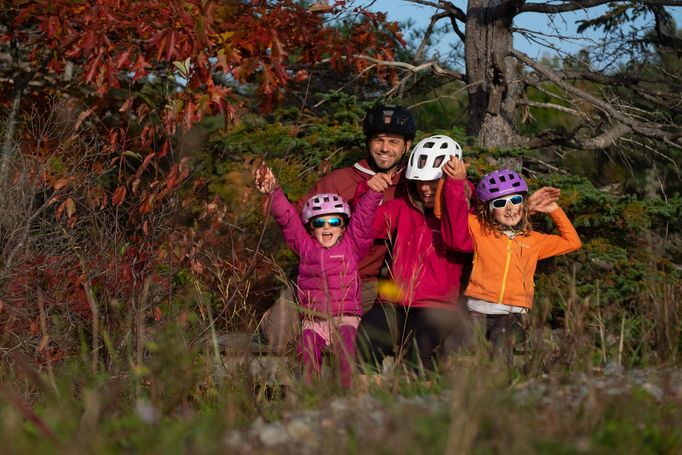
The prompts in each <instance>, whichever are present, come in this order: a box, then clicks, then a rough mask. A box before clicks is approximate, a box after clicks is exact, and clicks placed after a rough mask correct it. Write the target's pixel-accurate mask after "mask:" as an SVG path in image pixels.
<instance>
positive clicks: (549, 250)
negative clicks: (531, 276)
mask: <svg viewBox="0 0 682 455" xmlns="http://www.w3.org/2000/svg"><path fill="white" fill-rule="evenodd" d="M543 210H547V211H546V212H543V213H548V214H549V216H550V217H551V218H552V221H554V224H556V227H557V229H558V230H559V235H546V237H545V238H544V239H543V242H542V247H541V248H540V254H539V255H538V259H545V258H549V257H552V256H559V255H560V254H566V253H570V252H571V251H575V250H577V249H578V248H580V247H581V246H582V242H581V241H580V237H578V233H577V232H576V230H575V228H574V227H573V224H571V221H570V220H569V219H568V217H567V216H566V214H565V213H564V211H563V210H562V209H561V207H559V206H558V205H557V204H556V203H553V204H551V205H549V206H548V207H547V208H543Z"/></svg>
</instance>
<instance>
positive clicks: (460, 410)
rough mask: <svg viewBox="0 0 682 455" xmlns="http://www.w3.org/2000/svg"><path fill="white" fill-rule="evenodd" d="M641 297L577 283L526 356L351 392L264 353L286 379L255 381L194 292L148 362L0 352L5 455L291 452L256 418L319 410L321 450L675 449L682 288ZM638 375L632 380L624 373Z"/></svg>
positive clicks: (112, 354)
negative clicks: (611, 295)
mask: <svg viewBox="0 0 682 455" xmlns="http://www.w3.org/2000/svg"><path fill="white" fill-rule="evenodd" d="M648 290H649V292H648V293H647V294H645V295H642V296H641V299H640V301H639V302H638V303H639V304H638V305H637V306H634V307H633V306H631V305H628V306H622V307H621V306H618V305H614V304H613V303H612V302H604V301H603V300H602V299H601V297H600V295H599V294H598V293H595V294H592V295H584V296H581V295H578V293H577V292H576V290H575V288H574V287H570V286H569V287H568V288H567V289H566V290H565V295H563V299H562V301H561V302H560V304H559V306H560V309H561V311H560V315H561V316H560V317H557V313H556V311H554V312H553V311H550V310H552V307H550V305H549V303H548V302H546V301H542V300H540V301H539V302H538V305H537V306H536V308H535V309H534V310H533V312H532V313H531V314H532V321H531V324H530V327H529V329H528V340H527V344H526V346H525V349H522V350H519V352H518V354H517V355H516V356H515V358H514V361H513V362H511V363H509V362H507V361H506V360H505V359H502V358H500V357H499V356H495V355H492V354H491V350H490V348H489V346H487V345H486V344H485V343H484V342H481V343H479V344H477V345H475V346H474V347H472V348H471V349H467V350H464V351H461V352H458V353H453V354H451V355H450V356H449V357H448V358H447V359H442V361H441V363H440V368H439V370H438V371H437V372H434V373H431V374H426V375H424V376H420V375H418V374H415V373H414V370H413V369H409V368H403V365H401V364H400V363H398V364H397V365H396V366H395V367H394V368H392V369H391V370H390V371H386V372H385V373H384V374H377V375H375V376H371V375H370V376H367V375H360V374H358V376H357V377H356V378H355V384H354V387H353V389H351V390H350V391H343V390H341V389H339V388H338V387H337V386H336V385H335V384H334V383H333V381H328V380H327V379H328V377H325V378H324V379H323V380H322V381H321V382H320V383H318V384H316V385H315V386H314V387H305V386H303V385H301V384H299V383H298V378H299V377H300V375H299V373H298V370H297V368H298V367H297V363H296V359H295V358H294V357H293V355H291V354H290V355H289V356H288V357H284V358H276V357H258V358H257V360H259V361H260V362H261V364H263V362H279V368H278V369H276V370H275V371H278V372H279V373H276V374H262V373H259V374H254V371H255V368H254V365H257V364H258V362H256V361H255V360H256V359H254V358H253V357H252V354H251V353H250V352H249V350H248V349H246V347H244V346H245V345H244V346H242V347H241V348H239V347H238V346H237V345H234V344H232V345H230V344H228V346H220V343H219V342H218V341H219V340H218V338H220V337H219V336H212V335H210V333H211V330H210V327H211V326H212V324H213V318H212V317H210V316H209V315H210V314H211V313H210V312H208V310H207V309H206V308H207V307H208V306H210V305H211V302H210V301H208V300H203V304H202V305H199V306H197V305H195V304H193V303H191V302H193V301H194V300H195V299H196V298H197V294H193V295H194V297H192V296H191V295H190V294H188V295H185V296H184V297H183V298H182V299H179V300H178V301H177V302H175V303H176V305H177V308H176V312H175V313H173V314H172V315H169V317H167V318H165V319H164V320H163V321H162V322H159V323H157V324H155V325H150V326H149V327H148V330H147V332H146V337H145V339H144V342H143V349H142V357H141V361H140V362H138V359H137V357H136V354H135V353H136V352H137V343H138V340H137V339H135V338H133V337H122V336H118V335H117V336H116V338H117V339H121V340H127V341H125V342H124V344H119V345H117V347H116V348H114V347H113V346H108V345H107V343H106V342H105V343H104V344H105V348H106V349H105V350H104V351H102V352H101V353H100V357H99V359H98V365H97V368H94V369H93V368H92V355H91V349H90V348H89V343H88V338H87V336H85V335H82V339H83V342H82V348H81V349H80V350H79V351H78V352H76V353H75V354H74V355H72V356H70V357H67V358H64V359H62V360H60V361H58V362H54V363H51V364H47V363H44V362H43V363H40V362H36V361H35V357H34V353H33V352H32V351H31V350H30V349H29V350H21V349H15V350H8V349H6V346H3V351H2V353H1V356H0V440H2V441H3V447H2V452H3V453H55V452H58V453H119V452H135V453H139V452H141V453H147V452H149V453H224V452H225V451H234V450H236V449H235V448H234V447H233V445H232V443H233V442H231V439H230V434H232V432H234V431H237V432H241V433H240V434H242V435H243V436H242V438H243V439H244V441H246V442H245V443H248V444H247V445H245V446H244V447H243V450H244V453H247V452H248V451H252V450H254V451H261V450H262V451H268V450H274V451H276V452H277V451H282V452H288V451H291V450H293V449H292V447H295V443H293V442H292V443H291V444H292V446H286V445H285V446H282V447H279V448H278V447H274V448H273V447H266V446H264V445H263V443H262V441H260V439H259V438H258V436H257V435H255V433H253V432H252V431H251V432H250V431H249V429H250V428H252V425H253V424H254V422H259V421H260V422H266V423H267V422H275V421H288V419H289V420H290V419H292V416H296V415H298V414H305V413H307V412H312V411H313V410H319V409H322V410H325V411H324V412H328V413H329V415H325V416H321V417H320V419H324V418H328V419H334V418H338V419H340V421H339V422H337V423H335V424H334V425H332V426H331V427H330V428H332V429H324V428H326V427H324V428H323V429H322V430H320V431H321V433H320V434H317V435H312V436H309V437H310V438H318V439H321V440H322V441H323V442H321V443H320V444H321V445H319V446H318V448H319V451H318V452H325V453H600V452H606V451H617V452H623V453H648V452H650V453H679V452H680V450H682V398H681V395H682V387H681V386H680V385H679V384H678V383H676V381H680V380H681V379H682V368H680V364H679V355H680V348H681V346H682V321H681V320H680V318H681V314H682V312H681V310H682V309H681V308H680V304H679V303H678V301H677V298H678V296H679V295H680V288H679V286H675V285H672V284H670V283H651V284H650V286H649V287H648ZM183 302H184V303H183ZM201 308H203V310H202V309H201ZM213 317H215V315H214V316H213ZM240 317H241V316H240ZM46 327H47V330H53V331H56V330H59V326H55V325H50V324H47V326H46ZM102 329H103V331H104V333H107V330H108V328H107V327H106V326H103V327H102ZM59 335H60V334H58V333H54V334H52V333H50V336H54V337H55V338H57V339H58V338H59ZM246 344H248V343H246ZM107 346H108V347H107ZM216 349H218V351H216ZM216 353H218V354H219V355H218V356H217V355H216ZM105 359H106V361H105ZM621 367H622V369H621ZM629 367H636V368H637V370H635V371H636V372H637V374H638V375H639V376H637V375H635V376H632V377H635V379H637V380H632V379H631V378H630V379H628V373H627V368H629ZM261 371H263V370H262V369H261ZM271 372H272V371H271ZM640 373H641V374H640ZM633 374H634V373H633ZM339 397H342V398H343V399H344V400H348V403H350V404H348V406H347V407H348V408H349V410H346V411H343V412H346V414H343V418H341V417H339V416H337V417H334V413H335V412H341V411H334V410H333V406H330V403H333V402H334V401H335V400H338V399H339ZM410 397H413V398H418V399H419V400H417V401H410ZM366 400H374V401H373V402H375V403H377V404H376V406H377V409H380V410H381V412H382V414H381V415H383V416H384V417H383V418H382V419H379V420H377V421H375V422H374V423H372V424H371V425H374V427H372V428H368V427H367V426H368V425H370V424H369V423H367V422H368V420H367V418H368V417H367V416H368V415H373V414H372V412H367V411H362V409H361V408H360V407H358V408H357V409H359V410H358V411H357V414H353V409H355V405H354V404H353V403H361V402H363V401H366ZM420 400H421V401H420ZM430 403H431V404H430ZM433 403H436V406H432V404H433ZM363 413H364V414H363ZM340 432H341V433H343V434H344V435H345V436H343V437H341V436H340V434H341V433H340ZM316 440H317V439H316ZM325 441H326V444H328V445H329V446H330V447H331V448H330V447H327V445H325ZM332 441H333V444H332ZM300 443H301V442H299V444H300ZM323 449H328V450H323ZM313 453H315V451H313Z"/></svg>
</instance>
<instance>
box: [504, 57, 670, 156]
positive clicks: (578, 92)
mask: <svg viewBox="0 0 682 455" xmlns="http://www.w3.org/2000/svg"><path fill="white" fill-rule="evenodd" d="M512 55H514V57H516V58H517V59H518V60H519V61H521V62H523V63H525V64H526V65H528V66H529V67H531V68H533V69H534V70H535V71H537V72H538V73H540V74H541V75H542V76H543V77H545V78H547V79H548V80H549V81H551V82H553V83H554V84H556V85H557V86H559V87H560V88H562V89H563V90H565V91H566V92H568V93H570V94H571V95H573V96H575V97H577V98H579V99H582V100H583V101H586V102H588V103H590V104H591V105H592V106H594V107H596V108H597V109H599V110H600V111H602V112H603V113H604V114H606V115H607V116H609V117H610V118H612V119H613V120H615V121H616V122H618V123H621V124H622V125H623V127H618V128H615V127H614V128H612V129H611V130H610V131H609V132H607V133H605V134H604V135H603V137H602V138H601V139H600V140H596V139H595V141H596V142H598V143H604V142H605V141H607V140H612V139H617V137H616V135H617V133H621V136H622V135H624V134H627V133H628V131H627V129H629V130H632V131H633V132H636V133H638V134H641V135H643V136H646V137H651V138H656V139H661V140H662V139H670V140H677V139H678V138H680V137H682V130H680V128H678V127H677V126H674V125H661V124H657V123H644V122H640V121H638V120H636V119H634V118H633V117H632V116H630V115H628V114H626V113H624V112H622V111H621V110H619V109H617V108H616V107H614V106H613V105H612V104H610V103H608V102H607V101H604V100H601V99H599V98H597V97H596V96H594V95H592V94H590V93H588V92H586V91H584V90H582V89H580V88H578V87H575V86H573V85H571V84H568V83H566V82H565V81H563V80H562V78H561V76H560V75H559V74H557V73H556V72H554V71H553V70H551V69H550V68H547V67H546V66H544V65H541V64H539V63H537V62H536V61H534V60H532V59H531V58H530V57H528V56H527V55H525V54H523V53H522V52H518V51H512ZM625 127H627V128H625Z"/></svg>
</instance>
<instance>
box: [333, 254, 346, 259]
mask: <svg viewBox="0 0 682 455" xmlns="http://www.w3.org/2000/svg"><path fill="white" fill-rule="evenodd" d="M345 257H346V256H344V255H343V254H332V255H331V256H329V259H343V258H345Z"/></svg>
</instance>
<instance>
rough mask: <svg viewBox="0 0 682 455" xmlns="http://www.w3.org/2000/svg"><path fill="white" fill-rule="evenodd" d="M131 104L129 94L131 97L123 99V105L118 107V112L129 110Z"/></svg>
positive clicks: (131, 100)
mask: <svg viewBox="0 0 682 455" xmlns="http://www.w3.org/2000/svg"><path fill="white" fill-rule="evenodd" d="M132 106H133V97H132V96H131V97H129V98H128V99H127V100H126V101H125V103H123V105H122V106H121V107H120V108H119V110H118V111H119V112H126V111H127V110H129V109H130V108H131V107H132Z"/></svg>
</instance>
